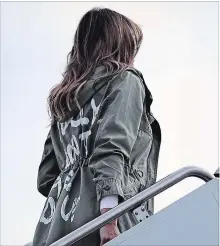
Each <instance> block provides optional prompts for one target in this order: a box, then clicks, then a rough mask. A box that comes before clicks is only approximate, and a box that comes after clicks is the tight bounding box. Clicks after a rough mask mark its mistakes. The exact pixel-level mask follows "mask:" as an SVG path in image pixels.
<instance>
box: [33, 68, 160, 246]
mask: <svg viewBox="0 0 220 246" xmlns="http://www.w3.org/2000/svg"><path fill="white" fill-rule="evenodd" d="M104 75H106V76H105V77H104V78H101V77H103V76H104ZM100 78H101V79H100ZM152 101H153V98H152V95H151V93H150V91H149V89H148V88H147V86H146V84H145V82H144V79H143V76H142V75H141V73H140V72H139V71H138V70H136V69H134V68H129V69H127V70H126V71H125V72H123V73H122V74H119V75H117V76H116V75H114V76H113V75H111V74H107V72H106V70H105V67H103V66H102V67H98V68H97V69H96V70H95V73H94V74H93V76H92V77H91V79H90V80H89V81H88V82H87V84H86V86H85V87H84V88H83V89H82V90H81V91H80V94H79V102H80V105H81V107H82V109H81V110H79V109H78V108H77V107H76V106H75V107H73V110H72V111H71V112H70V113H69V114H68V115H67V117H66V119H65V120H64V121H62V122H57V123H56V124H53V125H52V126H51V129H50V131H49V134H48V137H47V139H46V142H45V146H44V152H43V157H42V161H41V163H40V166H39V173H38V180H37V185H38V190H39V192H40V193H42V194H43V195H44V196H45V197H47V201H46V203H45V206H44V209H43V211H42V214H41V216H40V220H39V222H38V225H37V228H36V231H35V235H34V240H33V245H50V244H51V243H53V242H55V241H56V240H58V239H60V238H61V237H63V236H65V235H66V234H68V233H70V232H72V231H73V230H75V229H77V228H78V227H80V226H82V225H83V224H85V223H87V222H88V221H90V220H92V219H94V218H96V217H97V216H99V215H100V212H99V201H100V199H101V198H102V197H104V196H108V195H112V194H117V195H118V196H119V202H120V203H121V202H123V201H125V200H127V199H129V198H131V197H133V196H134V195H136V194H137V193H139V192H140V191H142V190H143V189H145V188H147V187H149V186H151V185H152V184H154V183H155V181H156V176H157V167H158V158H159V149H160V143H161V130H160V126H159V123H158V121H157V120H156V119H155V118H154V116H153V114H152V112H151V110H150V106H151V104H152ZM145 207H146V210H147V212H148V215H149V216H150V215H152V214H153V207H154V205H153V199H150V200H149V201H148V202H147V203H146V204H145ZM136 223H138V221H137V219H136V218H135V216H134V215H133V213H132V212H128V213H126V214H124V215H122V216H121V217H120V218H119V225H118V226H119V229H120V231H121V232H123V231H125V230H127V229H129V228H130V227H132V226H134V225H135V224H136ZM99 243H100V241H99V234H98V232H94V233H93V234H91V235H90V236H87V237H86V238H84V239H83V240H81V241H79V242H77V243H76V244H74V245H78V246H86V245H90V246H93V245H94V246H95V245H97V246H99Z"/></svg>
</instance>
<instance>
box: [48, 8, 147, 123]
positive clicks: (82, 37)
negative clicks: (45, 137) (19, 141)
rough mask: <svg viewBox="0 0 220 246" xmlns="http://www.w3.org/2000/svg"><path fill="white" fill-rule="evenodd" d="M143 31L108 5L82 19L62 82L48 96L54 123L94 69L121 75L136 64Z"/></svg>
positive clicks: (74, 101) (64, 113)
mask: <svg viewBox="0 0 220 246" xmlns="http://www.w3.org/2000/svg"><path fill="white" fill-rule="evenodd" d="M142 38H143V33H142V30H141V28H140V27H139V26H138V25H137V24H135V23H134V22H133V21H132V20H130V19H129V18H127V17H125V16H124V15H122V14H120V13H117V12H116V11H113V10H110V9H107V8H93V9H91V10H90V11H88V12H87V13H86V14H85V15H84V16H83V17H82V19H81V20H80V22H79V25H78V27H77V30H76V33H75V36H74V44H73V47H72V50H71V51H70V53H69V54H68V56H67V66H66V69H65V72H64V73H63V79H62V81H61V82H60V83H59V84H57V85H55V87H53V88H52V89H51V91H50V94H49V97H48V113H49V116H50V119H51V122H55V121H61V120H63V119H64V118H65V116H66V115H67V113H68V112H69V111H71V109H72V108H71V105H73V104H74V103H76V104H77V107H78V108H80V109H81V107H80V105H79V102H78V100H77V95H78V93H79V90H80V89H81V88H82V87H83V86H84V85H85V84H86V82H87V81H88V80H89V78H91V76H92V75H93V73H94V71H95V68H96V67H98V66H105V67H106V68H107V71H108V72H110V73H112V74H117V73H118V74H119V73H120V72H122V71H123V70H125V69H126V68H127V67H129V66H131V65H132V64H133V60H134V57H135V56H136V54H137V52H138V50H139V47H140V44H141V41H142Z"/></svg>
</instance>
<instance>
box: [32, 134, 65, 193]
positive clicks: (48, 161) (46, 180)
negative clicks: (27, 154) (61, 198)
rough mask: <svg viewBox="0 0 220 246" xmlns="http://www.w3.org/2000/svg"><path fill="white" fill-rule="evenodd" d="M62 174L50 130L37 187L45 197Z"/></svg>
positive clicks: (39, 170)
mask: <svg viewBox="0 0 220 246" xmlns="http://www.w3.org/2000/svg"><path fill="white" fill-rule="evenodd" d="M59 174H60V169H59V166H58V163H57V159H56V156H55V153H54V149H53V145H52V140H51V135H50V131H49V133H48V135H47V139H46V141H45V144H44V150H43V155H42V160H41V163H40V166H39V169H38V176H37V189H38V191H39V192H40V193H41V194H42V195H43V196H45V197H47V196H48V194H49V192H50V189H51V187H52V185H53V183H54V181H55V180H56V178H57V177H58V175H59Z"/></svg>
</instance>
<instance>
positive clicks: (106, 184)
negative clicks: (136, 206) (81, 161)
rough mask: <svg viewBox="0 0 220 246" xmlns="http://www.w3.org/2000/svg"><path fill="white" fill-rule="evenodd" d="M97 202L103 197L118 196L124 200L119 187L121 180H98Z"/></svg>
mask: <svg viewBox="0 0 220 246" xmlns="http://www.w3.org/2000/svg"><path fill="white" fill-rule="evenodd" d="M96 194H97V200H98V202H100V200H101V199H102V198H103V197H104V196H110V195H118V196H120V197H121V198H122V199H123V200H124V194H123V191H122V187H121V180H120V179H114V178H107V179H102V180H99V181H98V182H97V184H96Z"/></svg>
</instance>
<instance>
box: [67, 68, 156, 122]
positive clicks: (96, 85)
mask: <svg viewBox="0 0 220 246" xmlns="http://www.w3.org/2000/svg"><path fill="white" fill-rule="evenodd" d="M126 71H131V72H133V73H134V74H135V75H136V76H138V77H139V78H140V80H141V82H142V83H143V85H144V88H145V94H146V106H147V109H148V110H150V105H151V104H152V102H153V97H152V94H151V92H150V90H149V89H148V87H147V85H146V83H145V80H144V78H143V75H142V73H141V72H140V71H139V70H137V69H135V68H133V67H129V68H127V69H126ZM114 76H115V75H114V74H111V73H108V72H107V68H106V67H105V66H99V67H97V68H96V69H95V72H94V73H93V75H92V77H91V79H89V81H88V83H86V84H85V86H83V87H82V88H81V90H80V91H79V93H78V97H77V100H78V102H79V104H80V106H81V107H82V108H83V107H84V105H85V104H86V103H87V102H89V101H90V100H91V99H92V97H93V95H94V94H95V93H97V92H98V91H99V90H100V89H101V88H102V87H103V86H105V85H106V83H107V82H108V81H109V80H110V79H112V78H113V77H114ZM79 111H80V110H79V108H78V107H77V105H76V104H73V105H72V110H71V111H70V112H69V113H68V115H67V116H66V117H65V119H64V120H63V121H65V120H66V119H67V118H68V117H69V115H71V116H74V115H77V114H78V113H79Z"/></svg>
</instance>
